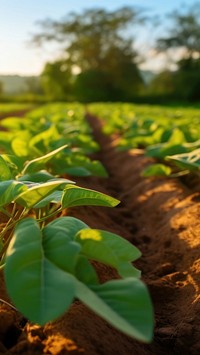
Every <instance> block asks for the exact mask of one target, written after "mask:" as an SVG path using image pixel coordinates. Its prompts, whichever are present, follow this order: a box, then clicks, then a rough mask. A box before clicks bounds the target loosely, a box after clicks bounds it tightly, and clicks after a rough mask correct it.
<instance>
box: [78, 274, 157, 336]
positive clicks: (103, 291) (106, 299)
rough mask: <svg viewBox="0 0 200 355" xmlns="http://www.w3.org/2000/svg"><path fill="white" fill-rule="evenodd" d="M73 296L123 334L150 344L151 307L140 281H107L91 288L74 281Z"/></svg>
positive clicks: (151, 329)
mask: <svg viewBox="0 0 200 355" xmlns="http://www.w3.org/2000/svg"><path fill="white" fill-rule="evenodd" d="M75 294H76V297H77V298H79V299H80V300H81V301H82V302H83V303H84V304H85V305H87V306H88V307H89V308H90V309H92V310H93V311H94V312H95V313H97V314H98V315H99V316H101V317H102V318H104V319H105V320H106V321H107V322H108V323H110V324H111V325H112V326H113V327H115V328H117V329H118V330H120V331H122V332H123V333H125V334H127V335H129V336H131V337H133V338H136V339H138V340H141V341H144V342H150V341H151V340H152V335H153V324H154V320H153V310H152V304H151V300H150V297H149V293H148V290H147V288H146V286H145V285H144V284H143V282H142V281H140V280H139V279H136V278H127V279H125V280H116V281H109V282H106V283H105V284H103V285H98V286H94V287H92V288H88V287H87V286H85V285H84V284H82V283H81V282H78V281H77V282H76V288H75Z"/></svg>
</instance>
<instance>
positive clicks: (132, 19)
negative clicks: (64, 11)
mask: <svg viewBox="0 0 200 355" xmlns="http://www.w3.org/2000/svg"><path fill="white" fill-rule="evenodd" d="M199 15H200V3H199V2H197V3H195V4H192V5H190V6H189V7H187V8H182V9H180V10H177V11H174V12H173V14H171V15H170V22H169V23H170V26H171V27H170V28H168V30H166V34H165V35H162V36H161V37H159V38H158V39H157V40H156V42H155V44H154V48H155V49H156V51H157V53H160V52H163V53H165V54H166V55H167V54H168V53H171V55H172V56H173V54H174V53H177V51H178V50H179V51H180V53H181V54H180V56H179V59H178V60H176V62H175V64H176V68H175V69H174V70H170V69H169V68H166V69H165V70H163V71H162V72H160V73H159V74H157V75H155V77H154V78H153V80H152V81H151V82H150V83H149V84H148V85H147V84H146V83H145V82H144V79H143V77H142V75H141V71H140V70H139V66H140V63H141V55H140V53H139V51H138V50H136V49H135V39H134V36H133V35H132V34H133V33H134V28H136V27H137V28H138V26H141V28H142V27H143V26H145V25H146V23H147V22H148V21H150V18H148V16H147V15H146V14H145V15H144V12H143V11H141V10H138V9H135V8H134V7H123V8H120V9H118V10H116V11H107V10H105V9H89V10H84V11H82V12H72V13H70V14H68V15H66V16H65V18H63V19H62V20H60V21H54V20H50V19H48V20H44V21H41V22H40V24H39V26H40V31H39V33H37V34H35V35H34V36H33V38H32V44H34V45H39V46H43V45H44V44H46V43H50V42H55V43H59V44H60V57H59V58H58V59H57V60H55V61H52V62H48V63H46V65H45V67H44V69H43V71H42V73H41V76H40V82H39V83H38V82H37V83H31V82H30V83H29V87H30V91H32V92H35V93H37V92H38V93H41V92H42V91H43V93H44V95H45V96H46V97H47V99H48V100H68V101H72V100H78V101H81V102H92V101H137V100H141V101H145V100H146V101H154V100H158V99H159V100H177V101H181V100H182V101H188V102H193V101H199V100H200V90H199V85H200V16H199ZM162 32H163V31H162ZM163 33H164V32H163ZM32 84H33V85H32Z"/></svg>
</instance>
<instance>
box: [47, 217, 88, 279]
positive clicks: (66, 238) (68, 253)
mask: <svg viewBox="0 0 200 355" xmlns="http://www.w3.org/2000/svg"><path fill="white" fill-rule="evenodd" d="M70 222H71V221H70V220H69V224H70ZM74 223H75V220H74ZM64 225H66V223H63V226H64ZM63 226H62V228H59V227H58V225H57V227H56V228H55V225H54V224H51V223H49V224H48V225H47V226H46V227H45V228H44V229H43V247H44V252H45V256H46V257H47V259H48V260H50V261H51V262H52V263H53V264H55V265H56V266H58V267H59V268H60V269H62V270H64V271H67V272H70V273H74V270H75V266H76V263H77V260H78V255H79V252H80V250H81V246H80V244H78V243H76V242H75V241H73V235H71V233H70V234H69V232H71V230H70V226H69V228H68V229H67V228H65V229H64V228H63ZM72 230H73V229H72Z"/></svg>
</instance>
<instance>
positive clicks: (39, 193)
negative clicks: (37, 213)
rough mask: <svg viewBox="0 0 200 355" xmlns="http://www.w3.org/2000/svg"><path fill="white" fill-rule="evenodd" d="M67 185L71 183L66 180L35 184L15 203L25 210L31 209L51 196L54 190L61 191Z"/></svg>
mask: <svg viewBox="0 0 200 355" xmlns="http://www.w3.org/2000/svg"><path fill="white" fill-rule="evenodd" d="M69 183H70V184H71V183H72V181H70V180H67V179H58V180H55V181H48V182H45V183H41V184H37V185H36V186H33V187H31V188H30V189H28V190H26V191H25V192H23V193H22V194H21V195H20V196H18V198H17V199H16V202H17V203H19V205H22V206H24V207H26V208H31V207H33V206H35V205H37V204H38V203H39V202H40V201H42V200H43V199H44V198H45V197H47V196H48V195H50V194H52V193H53V192H54V191H55V190H61V189H63V188H64V187H65V186H66V185H67V184H69Z"/></svg>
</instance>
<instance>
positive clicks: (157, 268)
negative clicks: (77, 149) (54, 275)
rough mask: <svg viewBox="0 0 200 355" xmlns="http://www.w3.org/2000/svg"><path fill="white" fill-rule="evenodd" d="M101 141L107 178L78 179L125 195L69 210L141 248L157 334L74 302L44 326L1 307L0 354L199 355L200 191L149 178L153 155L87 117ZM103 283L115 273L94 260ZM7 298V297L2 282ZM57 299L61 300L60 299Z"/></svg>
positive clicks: (139, 264)
mask: <svg viewBox="0 0 200 355" xmlns="http://www.w3.org/2000/svg"><path fill="white" fill-rule="evenodd" d="M88 120H89V122H90V124H91V126H92V127H93V130H94V136H95V138H96V140H97V141H98V143H99V144H100V146H101V150H100V152H99V153H98V154H97V156H95V158H98V159H99V160H101V161H102V163H103V164H104V165H105V167H106V168H107V171H108V173H109V178H107V179H104V178H94V177H93V178H75V179H74V180H75V181H77V184H78V185H80V186H85V187H88V188H94V189H96V190H99V191H102V192H105V193H107V194H109V195H112V196H113V197H116V198H118V199H119V200H121V204H120V205H119V206H118V207H116V208H114V209H109V208H103V207H93V206H88V207H81V208H80V207H78V208H73V209H71V210H70V211H66V212H65V213H67V214H70V215H72V216H75V217H77V218H80V219H82V220H83V221H84V222H85V223H87V224H88V225H90V226H91V227H93V228H98V229H106V230H109V231H111V232H114V233H117V234H119V235H121V236H123V237H124V238H126V239H128V240H129V241H130V242H131V243H133V244H134V245H135V246H137V247H138V248H139V249H140V250H141V252H142V257H141V258H140V260H139V261H138V262H137V263H135V265H136V266H137V267H139V268H140V269H141V270H142V275H143V276H142V278H143V280H144V282H145V283H146V284H147V285H148V288H149V291H150V294H151V297H152V301H153V304H154V309H155V336H154V341H153V342H152V344H142V343H140V342H137V341H135V340H133V339H131V338H129V337H127V336H125V335H124V334H122V333H120V332H119V331H117V330H116V329H114V328H113V327H112V326H110V325H109V324H108V323H107V322H105V321H104V320H103V319H101V318H100V317H98V316H97V315H95V314H94V313H93V312H92V311H90V310H89V309H88V308H86V307H85V306H84V305H82V304H81V303H80V302H79V301H75V302H74V303H73V305H72V306H71V308H70V310H69V311H68V312H67V313H66V314H65V315H63V317H61V318H60V319H58V320H57V321H55V322H52V323H49V324H47V325H46V326H45V327H40V326H37V325H35V324H30V323H26V322H25V320H24V319H23V318H22V317H21V315H20V314H18V313H17V312H16V311H15V310H12V309H10V308H9V307H8V306H7V305H5V304H2V305H1V308H0V354H6V355H7V354H24V355H25V354H26V355H29V354H30V355H33V354H34V355H36V354H37V355H38V354H51V355H57V354H58V355H63V354H69V353H70V354H85V355H97V354H100V355H148V354H150V355H167V354H168V355H171V354H181V353H182V354H183V355H184V354H187V355H189V354H191V355H199V354H200V336H199V329H200V316H199V314H200V302H199V295H200V246H199V244H200V222H199V215H200V193H199V192H198V189H197V183H196V182H194V183H193V184H192V185H191V184H189V183H187V181H185V182H181V181H180V180H178V179H165V178H162V179H144V178H142V177H141V175H140V174H141V171H142V169H143V168H144V167H145V166H147V165H148V164H150V162H151V160H150V159H149V158H146V157H144V156H143V154H141V151H137V150H132V151H129V152H128V153H127V152H116V150H115V147H116V146H117V137H115V138H114V137H112V138H109V137H106V136H104V135H103V134H102V132H101V123H100V121H99V120H97V119H96V118H95V117H92V116H89V115H88ZM95 265H96V268H97V270H98V273H99V276H100V279H101V280H102V281H106V280H109V279H111V278H113V277H116V275H115V273H114V271H113V270H112V269H110V268H108V267H106V266H103V265H99V264H95ZM0 290H1V297H2V298H4V299H7V296H6V293H5V290H4V282H3V279H2V280H1V283H0ZM55 302H57V300H55Z"/></svg>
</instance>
